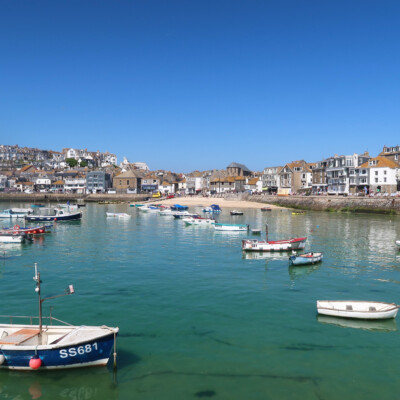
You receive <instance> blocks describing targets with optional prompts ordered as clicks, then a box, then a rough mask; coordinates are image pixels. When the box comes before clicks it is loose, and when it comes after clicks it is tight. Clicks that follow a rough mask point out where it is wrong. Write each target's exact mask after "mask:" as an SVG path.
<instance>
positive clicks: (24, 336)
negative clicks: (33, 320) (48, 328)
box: [0, 329, 39, 345]
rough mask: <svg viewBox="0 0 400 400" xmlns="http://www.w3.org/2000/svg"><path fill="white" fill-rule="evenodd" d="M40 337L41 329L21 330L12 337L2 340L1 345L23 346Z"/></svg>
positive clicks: (0, 340)
mask: <svg viewBox="0 0 400 400" xmlns="http://www.w3.org/2000/svg"><path fill="white" fill-rule="evenodd" d="M37 335H39V329H20V330H19V331H16V332H14V333H12V334H11V335H8V336H5V337H3V338H1V339H0V344H15V345H18V344H21V343H23V342H26V341H27V340H28V339H31V338H33V337H35V336H37Z"/></svg>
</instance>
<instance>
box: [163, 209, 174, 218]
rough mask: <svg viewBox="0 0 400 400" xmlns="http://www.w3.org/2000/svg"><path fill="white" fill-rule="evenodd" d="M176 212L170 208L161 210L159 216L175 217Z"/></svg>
mask: <svg viewBox="0 0 400 400" xmlns="http://www.w3.org/2000/svg"><path fill="white" fill-rule="evenodd" d="M175 212H176V211H172V210H171V209H170V208H167V209H163V210H160V213H159V215H161V216H164V217H165V216H169V217H173V214H174V213H175Z"/></svg>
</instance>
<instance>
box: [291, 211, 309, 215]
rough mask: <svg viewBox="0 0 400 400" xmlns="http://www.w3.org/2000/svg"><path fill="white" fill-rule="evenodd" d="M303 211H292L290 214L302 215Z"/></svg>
mask: <svg viewBox="0 0 400 400" xmlns="http://www.w3.org/2000/svg"><path fill="white" fill-rule="evenodd" d="M305 213H306V212H305V211H293V212H292V215H304V214H305Z"/></svg>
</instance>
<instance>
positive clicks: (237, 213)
mask: <svg viewBox="0 0 400 400" xmlns="http://www.w3.org/2000/svg"><path fill="white" fill-rule="evenodd" d="M231 215H243V211H236V210H233V211H231Z"/></svg>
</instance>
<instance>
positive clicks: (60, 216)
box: [25, 208, 82, 222]
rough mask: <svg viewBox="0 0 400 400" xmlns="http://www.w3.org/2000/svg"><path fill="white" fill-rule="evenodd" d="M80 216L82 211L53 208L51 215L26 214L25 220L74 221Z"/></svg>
mask: <svg viewBox="0 0 400 400" xmlns="http://www.w3.org/2000/svg"><path fill="white" fill-rule="evenodd" d="M81 218H82V212H80V211H77V212H69V211H66V210H65V209H61V208H55V209H54V214H53V215H26V216H25V221H28V222H31V221H35V222H36V221H57V222H58V221H75V220H78V219H81Z"/></svg>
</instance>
